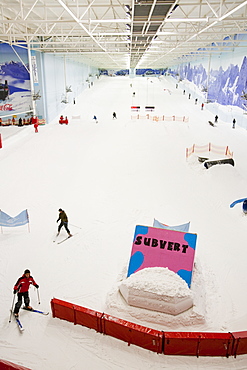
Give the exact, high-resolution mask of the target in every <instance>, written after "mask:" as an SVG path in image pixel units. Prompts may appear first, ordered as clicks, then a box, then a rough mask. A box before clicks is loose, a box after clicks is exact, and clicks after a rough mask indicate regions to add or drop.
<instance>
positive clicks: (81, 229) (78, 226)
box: [69, 223, 82, 230]
mask: <svg viewBox="0 0 247 370" xmlns="http://www.w3.org/2000/svg"><path fill="white" fill-rule="evenodd" d="M69 224H70V225H71V226H74V227H77V229H81V230H82V227H79V226H76V225H73V224H71V223H69Z"/></svg>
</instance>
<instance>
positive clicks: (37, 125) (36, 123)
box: [33, 120, 39, 132]
mask: <svg viewBox="0 0 247 370" xmlns="http://www.w3.org/2000/svg"><path fill="white" fill-rule="evenodd" d="M33 127H34V130H35V132H39V131H38V127H39V123H38V120H37V121H36V122H35V123H34V124H33Z"/></svg>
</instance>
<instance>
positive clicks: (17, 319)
mask: <svg viewBox="0 0 247 370" xmlns="http://www.w3.org/2000/svg"><path fill="white" fill-rule="evenodd" d="M22 308H23V310H26V311H30V312H36V313H40V314H41V315H49V312H44V311H39V310H35V309H34V308H33V309H31V310H29V309H28V308H25V307H22ZM12 313H13V312H12ZM13 316H14V318H15V321H16V324H17V326H18V328H19V330H20V331H21V332H23V331H24V327H23V325H22V323H21V321H20V319H19V317H16V316H15V315H14V313H13Z"/></svg>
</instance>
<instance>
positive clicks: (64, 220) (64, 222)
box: [57, 208, 72, 236]
mask: <svg viewBox="0 0 247 370" xmlns="http://www.w3.org/2000/svg"><path fill="white" fill-rule="evenodd" d="M58 211H59V217H58V219H57V222H58V221H59V220H60V221H61V222H60V224H59V226H58V233H57V236H58V235H59V233H60V230H61V228H62V227H63V226H64V227H65V229H66V231H67V233H68V235H69V236H72V235H71V234H70V231H69V229H68V217H67V215H66V213H65V212H64V210H62V208H59V210H58Z"/></svg>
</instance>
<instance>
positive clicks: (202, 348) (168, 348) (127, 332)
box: [51, 298, 247, 357]
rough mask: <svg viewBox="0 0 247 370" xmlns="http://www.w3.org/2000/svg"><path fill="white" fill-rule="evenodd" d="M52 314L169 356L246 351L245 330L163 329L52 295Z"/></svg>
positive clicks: (235, 353) (222, 354)
mask: <svg viewBox="0 0 247 370" xmlns="http://www.w3.org/2000/svg"><path fill="white" fill-rule="evenodd" d="M51 309H52V316H53V317H54V318H55V317H57V318H59V319H62V320H67V321H70V322H73V323H74V324H78V325H82V326H86V327H88V328H91V329H94V330H96V331H97V332H99V333H102V334H105V335H110V336H112V337H114V338H117V339H120V340H122V341H124V342H127V343H128V345H130V344H133V345H136V346H139V347H142V348H144V349H147V350H149V351H153V352H156V353H162V354H164V355H173V356H197V357H199V356H220V357H229V356H234V357H236V356H237V355H242V354H247V331H243V332H235V333H202V332H163V331H159V330H154V329H150V328H147V327H145V326H142V325H138V324H134V323H131V322H129V321H125V320H122V319H119V318H116V317H113V316H111V315H108V314H105V313H100V312H97V311H94V310H91V309H88V308H85V307H81V306H77V305H74V304H72V303H69V302H65V301H61V300H59V299H56V298H53V299H52V300H51Z"/></svg>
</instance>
